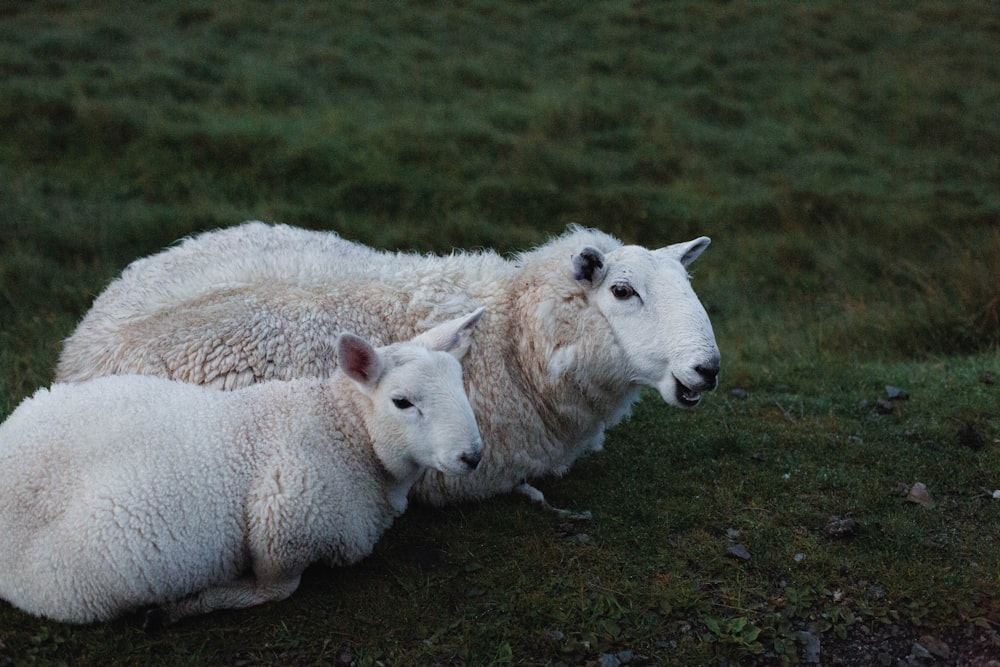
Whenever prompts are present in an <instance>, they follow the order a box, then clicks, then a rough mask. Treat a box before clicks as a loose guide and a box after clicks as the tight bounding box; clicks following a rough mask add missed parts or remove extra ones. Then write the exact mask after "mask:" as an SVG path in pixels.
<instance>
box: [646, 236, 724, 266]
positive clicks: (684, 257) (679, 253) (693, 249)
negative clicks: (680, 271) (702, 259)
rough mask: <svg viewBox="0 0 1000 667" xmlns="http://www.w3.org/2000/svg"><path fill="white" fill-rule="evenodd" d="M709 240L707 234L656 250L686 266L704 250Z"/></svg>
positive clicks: (710, 240)
mask: <svg viewBox="0 0 1000 667" xmlns="http://www.w3.org/2000/svg"><path fill="white" fill-rule="evenodd" d="M711 242H712V239H710V238H708V237H707V236H700V237H698V238H696V239H695V240H693V241H687V242H685V243H674V244H673V245H668V246H666V247H664V248H660V249H659V250H657V251H656V252H657V253H662V254H664V255H667V256H669V257H673V258H674V259H676V260H677V261H678V262H680V263H681V265H683V266H684V267H687V266H689V265H690V264H691V262H693V261H694V260H696V259H698V257H699V256H700V255H701V253H703V252H705V248H707V247H708V244H709V243H711Z"/></svg>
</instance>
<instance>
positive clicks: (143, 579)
mask: <svg viewBox="0 0 1000 667" xmlns="http://www.w3.org/2000/svg"><path fill="white" fill-rule="evenodd" d="M480 315H481V311H476V312H474V313H472V314H471V315H468V316H466V317H462V318H458V319H456V320H452V321H450V322H446V323H445V324H442V325H440V326H438V327H435V328H434V329H431V330H430V331H428V332H426V333H425V334H422V335H421V336H419V337H417V338H416V339H414V341H413V343H398V344H395V345H391V346H388V347H384V348H379V349H378V350H376V349H374V348H373V347H371V346H370V345H369V343H367V342H366V341H365V340H364V339H362V338H359V337H357V336H354V335H351V334H344V335H342V336H340V337H339V338H337V339H336V343H335V344H334V343H331V344H333V345H334V348H335V351H336V352H335V354H336V356H337V361H338V362H339V366H340V368H341V369H342V372H340V373H337V374H335V375H334V376H333V377H332V378H328V379H324V380H320V379H316V378H310V379H299V380H293V381H289V382H266V383H261V384H258V385H255V386H252V387H249V388H245V389H242V390H239V391H234V392H220V391H215V390H212V389H208V388H205V387H199V386H195V385H191V384H186V383H181V382H176V381H171V380H166V379H162V378H153V377H143V376H137V375H123V376H115V377H105V378H98V379H94V380H90V381H87V382H84V383H81V384H55V385H53V386H52V388H51V389H49V390H46V389H41V390H39V391H38V392H36V393H35V395H34V396H32V397H31V398H28V399H26V400H25V401H24V402H22V404H21V405H20V406H19V407H18V408H17V409H16V410H15V411H14V412H13V414H11V416H10V417H9V418H8V419H7V420H6V421H5V422H4V423H3V424H2V425H0V598H4V599H6V600H8V601H10V602H11V603H12V604H14V605H15V606H17V607H20V608H21V609H23V610H25V611H28V612H30V613H32V614H36V615H40V616H45V617H49V618H52V619H55V620H59V621H65V622H76V623H86V622H93V621H100V620H105V619H109V618H112V617H114V616H117V615H119V614H122V613H125V612H128V611H130V610H136V609H139V608H142V607H145V606H147V605H160V604H163V605H164V606H163V607H162V609H163V610H164V611H165V613H166V619H167V620H168V621H174V620H176V619H178V618H182V617H184V616H189V615H192V614H199V613H206V612H209V611H211V610H214V609H221V608H242V607H248V606H252V605H255V604H260V603H263V602H266V601H269V600H281V599H284V598H286V597H288V596H289V595H291V594H292V592H293V591H295V589H296V588H297V587H298V584H299V579H300V576H301V574H302V572H303V571H304V570H305V569H306V567H307V566H308V565H309V564H310V563H312V562H314V561H317V560H323V561H325V562H327V563H328V564H330V565H344V564H350V563H354V562H356V561H358V560H360V559H361V558H363V557H365V556H366V555H368V554H369V553H370V552H371V550H372V548H373V546H374V545H375V542H376V541H377V540H378V538H379V536H380V535H381V534H382V533H383V531H384V530H385V529H386V528H387V527H388V526H389V525H390V524H391V523H392V521H393V518H394V517H396V516H397V515H399V514H400V513H401V512H402V511H403V510H404V509H405V507H406V504H407V494H408V492H409V489H410V486H411V485H412V484H413V483H414V482H415V481H416V480H417V478H418V477H419V475H420V474H421V473H422V471H423V470H424V469H425V467H433V468H434V469H436V470H439V471H441V472H442V474H456V473H462V474H467V473H469V472H470V471H471V470H473V469H474V468H475V467H476V466H477V465H478V463H479V460H480V457H481V451H482V440H481V438H480V434H479V431H478V429H477V426H476V421H475V417H474V415H473V412H472V407H471V406H470V405H469V402H468V399H467V397H466V395H465V393H464V389H463V386H462V369H461V365H460V364H459V362H458V361H457V360H456V358H457V357H461V356H463V355H464V353H465V351H466V349H467V348H468V344H469V335H470V334H469V332H470V329H471V328H472V327H473V326H474V325H475V323H476V321H477V320H478V319H479V317H480ZM432 350H437V351H432ZM445 351H447V352H450V353H451V354H447V353H445Z"/></svg>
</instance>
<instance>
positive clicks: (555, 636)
mask: <svg viewBox="0 0 1000 667" xmlns="http://www.w3.org/2000/svg"><path fill="white" fill-rule="evenodd" d="M542 639H544V640H545V641H547V642H552V643H555V644H558V643H560V642H562V640H564V639H566V635H565V634H563V632H562V631H560V630H545V631H544V632H542Z"/></svg>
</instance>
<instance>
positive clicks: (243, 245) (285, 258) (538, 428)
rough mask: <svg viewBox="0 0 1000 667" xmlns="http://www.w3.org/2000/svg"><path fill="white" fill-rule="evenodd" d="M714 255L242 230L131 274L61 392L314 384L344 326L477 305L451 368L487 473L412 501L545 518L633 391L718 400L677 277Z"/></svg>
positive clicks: (708, 335)
mask: <svg viewBox="0 0 1000 667" xmlns="http://www.w3.org/2000/svg"><path fill="white" fill-rule="evenodd" d="M709 242H710V240H709V239H708V238H707V237H700V238H697V239H694V240H692V241H689V242H686V243H677V244H673V245H668V246H666V247H664V248H660V249H658V250H648V249H646V248H643V247H640V246H635V245H623V244H622V242H621V241H619V240H618V239H616V238H614V237H613V236H611V235H608V234H605V233H602V232H600V231H597V230H594V229H587V228H583V227H579V226H575V225H574V226H570V228H569V229H568V230H567V231H566V232H565V233H563V234H562V235H560V236H557V237H555V238H552V239H551V240H550V241H549V242H548V243H545V244H544V245H541V246H539V247H537V248H535V249H533V250H530V251H527V252H524V253H521V254H519V255H517V256H516V257H514V258H513V259H506V258H502V257H500V256H499V255H498V254H496V253H495V252H492V251H489V250H482V251H477V252H454V253H452V254H451V255H446V256H435V255H418V254H413V253H405V252H389V251H382V250H377V249H374V248H370V247H367V246H364V245H362V244H359V243H356V242H353V241H349V240H345V239H343V238H341V237H340V236H339V235H337V234H336V233H334V232H320V231H309V230H305V229H300V228H295V227H291V226H286V225H280V224H279V225H269V224H265V223H262V222H258V221H252V222H248V223H244V224H242V225H238V226H235V227H231V228H227V229H221V230H216V231H211V232H206V233H203V234H200V235H197V236H194V237H191V238H188V239H186V240H184V241H183V242H181V243H180V244H178V245H175V246H173V247H171V248H168V249H166V250H164V251H162V252H160V253H158V254H155V255H152V256H149V257H146V258H143V259H139V260H136V261H134V262H133V263H132V264H131V265H129V266H128V267H126V269H125V270H124V271H123V272H122V274H121V275H120V277H118V278H117V279H115V280H114V281H112V282H111V284H110V285H109V286H108V287H107V288H106V289H105V291H104V292H103V293H102V294H100V295H99V296H98V297H97V299H96V300H95V301H94V304H93V306H92V308H91V310H90V311H89V312H88V313H87V314H86V315H85V317H84V318H83V320H82V321H81V323H80V324H79V326H78V328H77V329H76V330H75V332H73V333H72V335H71V336H70V337H69V338H68V339H67V340H65V343H64V347H63V350H62V353H61V355H60V359H59V362H58V366H57V377H58V379H59V380H61V381H78V380H82V379H85V378H89V377H93V376H98V375H106V374H114V373H130V372H131V373H142V374H151V375H161V376H164V377H169V378H176V379H180V380H184V381H186V382H192V383H197V384H206V385H210V386H214V387H218V388H220V389H233V388H236V387H241V386H244V385H246V384H250V383H253V382H257V381H262V380H269V379H274V378H279V379H287V378H292V377H299V376H312V375H316V376H321V377H323V376H326V375H329V374H330V373H332V372H333V370H334V367H335V366H334V364H333V363H332V361H331V357H330V355H328V354H326V350H327V348H328V347H329V345H330V344H331V341H332V340H334V332H336V331H338V330H339V329H341V328H346V329H350V330H353V331H356V332H360V333H362V334H363V335H366V336H369V337H370V338H371V339H373V340H375V341H377V342H379V343H387V342H392V341H396V340H405V339H406V338H408V337H410V336H412V335H414V334H415V333H417V332H419V331H421V330H422V329H423V328H426V327H427V326H430V325H432V324H434V323H436V322H439V321H442V320H443V319H446V318H448V317H451V316H453V315H454V314H456V313H458V312H466V311H468V310H470V309H471V308H475V307H479V306H486V307H487V309H488V315H487V316H485V317H484V318H483V322H482V323H481V324H480V325H479V326H478V327H477V329H476V333H475V336H474V339H475V340H474V343H473V345H472V349H471V350H470V352H469V355H468V356H467V357H466V359H465V360H464V361H463V365H464V367H465V369H466V389H467V392H468V394H469V398H470V400H471V402H472V405H473V409H474V410H475V413H476V418H477V420H478V422H479V425H480V429H481V430H482V433H483V440H484V443H485V445H484V447H485V449H484V454H483V462H482V464H481V465H480V466H479V468H478V469H477V470H476V471H475V472H474V473H473V474H471V475H467V476H464V477H461V478H458V477H454V476H451V477H446V476H444V475H441V474H439V473H437V472H436V471H432V470H428V471H427V472H425V474H424V476H423V478H422V479H421V480H419V481H418V482H417V484H416V485H415V486H414V489H413V494H412V495H413V498H414V499H415V500H417V501H418V502H423V503H427V504H431V505H444V504H447V503H450V502H460V501H472V500H480V499H484V498H487V497H490V496H494V495H498V494H503V493H508V492H511V491H512V490H513V491H519V492H522V493H525V494H527V495H528V496H529V497H531V498H533V499H534V500H536V501H538V502H541V503H543V504H546V503H545V497H544V495H543V494H542V493H541V491H539V490H538V489H536V488H535V487H534V486H533V485H532V484H531V482H532V481H534V480H537V479H541V478H544V477H547V476H561V475H563V474H564V473H565V472H566V471H567V470H568V469H569V467H570V465H571V464H572V463H573V462H574V461H575V460H577V459H578V458H579V457H580V456H581V455H583V454H584V453H586V452H589V451H593V450H600V449H601V448H602V445H603V441H604V433H605V430H606V429H607V428H609V427H611V426H613V425H615V424H617V423H618V422H620V421H621V420H622V419H623V418H625V417H626V416H627V415H628V414H629V413H630V409H631V406H632V404H633V403H634V402H635V401H636V400H638V398H639V394H640V389H641V388H642V387H643V386H650V387H655V388H656V389H657V390H658V391H659V393H660V396H661V397H662V398H663V399H664V400H665V401H666V402H667V403H669V404H672V405H674V406H677V407H680V408H691V407H694V406H695V405H697V404H698V403H699V401H700V400H701V398H702V395H703V392H705V391H708V390H711V389H714V388H715V386H716V384H717V375H718V372H719V363H720V361H719V360H720V355H719V349H718V347H717V345H716V341H715V335H714V333H713V331H712V325H711V323H710V321H709V318H708V315H707V314H706V312H705V309H704V307H703V306H702V304H701V303H700V301H699V300H698V297H697V296H696V295H695V293H694V291H693V290H692V288H691V285H690V277H689V276H688V273H687V270H686V269H687V267H688V266H689V265H690V264H691V262H693V261H694V260H695V259H696V258H697V257H698V256H699V255H701V253H702V252H703V251H704V250H705V248H706V247H707V246H708V244H709ZM546 505H547V504H546Z"/></svg>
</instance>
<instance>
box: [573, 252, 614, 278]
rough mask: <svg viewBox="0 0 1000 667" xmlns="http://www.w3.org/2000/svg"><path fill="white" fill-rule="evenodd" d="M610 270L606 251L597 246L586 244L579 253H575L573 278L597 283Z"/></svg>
mask: <svg viewBox="0 0 1000 667" xmlns="http://www.w3.org/2000/svg"><path fill="white" fill-rule="evenodd" d="M607 272H608V267H607V263H606V262H605V261H604V253H602V252H601V251H600V250H598V249H597V248H594V247H591V246H586V247H585V248H584V249H583V250H581V251H580V254H579V255H573V280H586V281H587V282H589V283H590V284H591V285H596V284H597V283H599V282H601V280H603V279H604V274H605V273H607Z"/></svg>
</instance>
